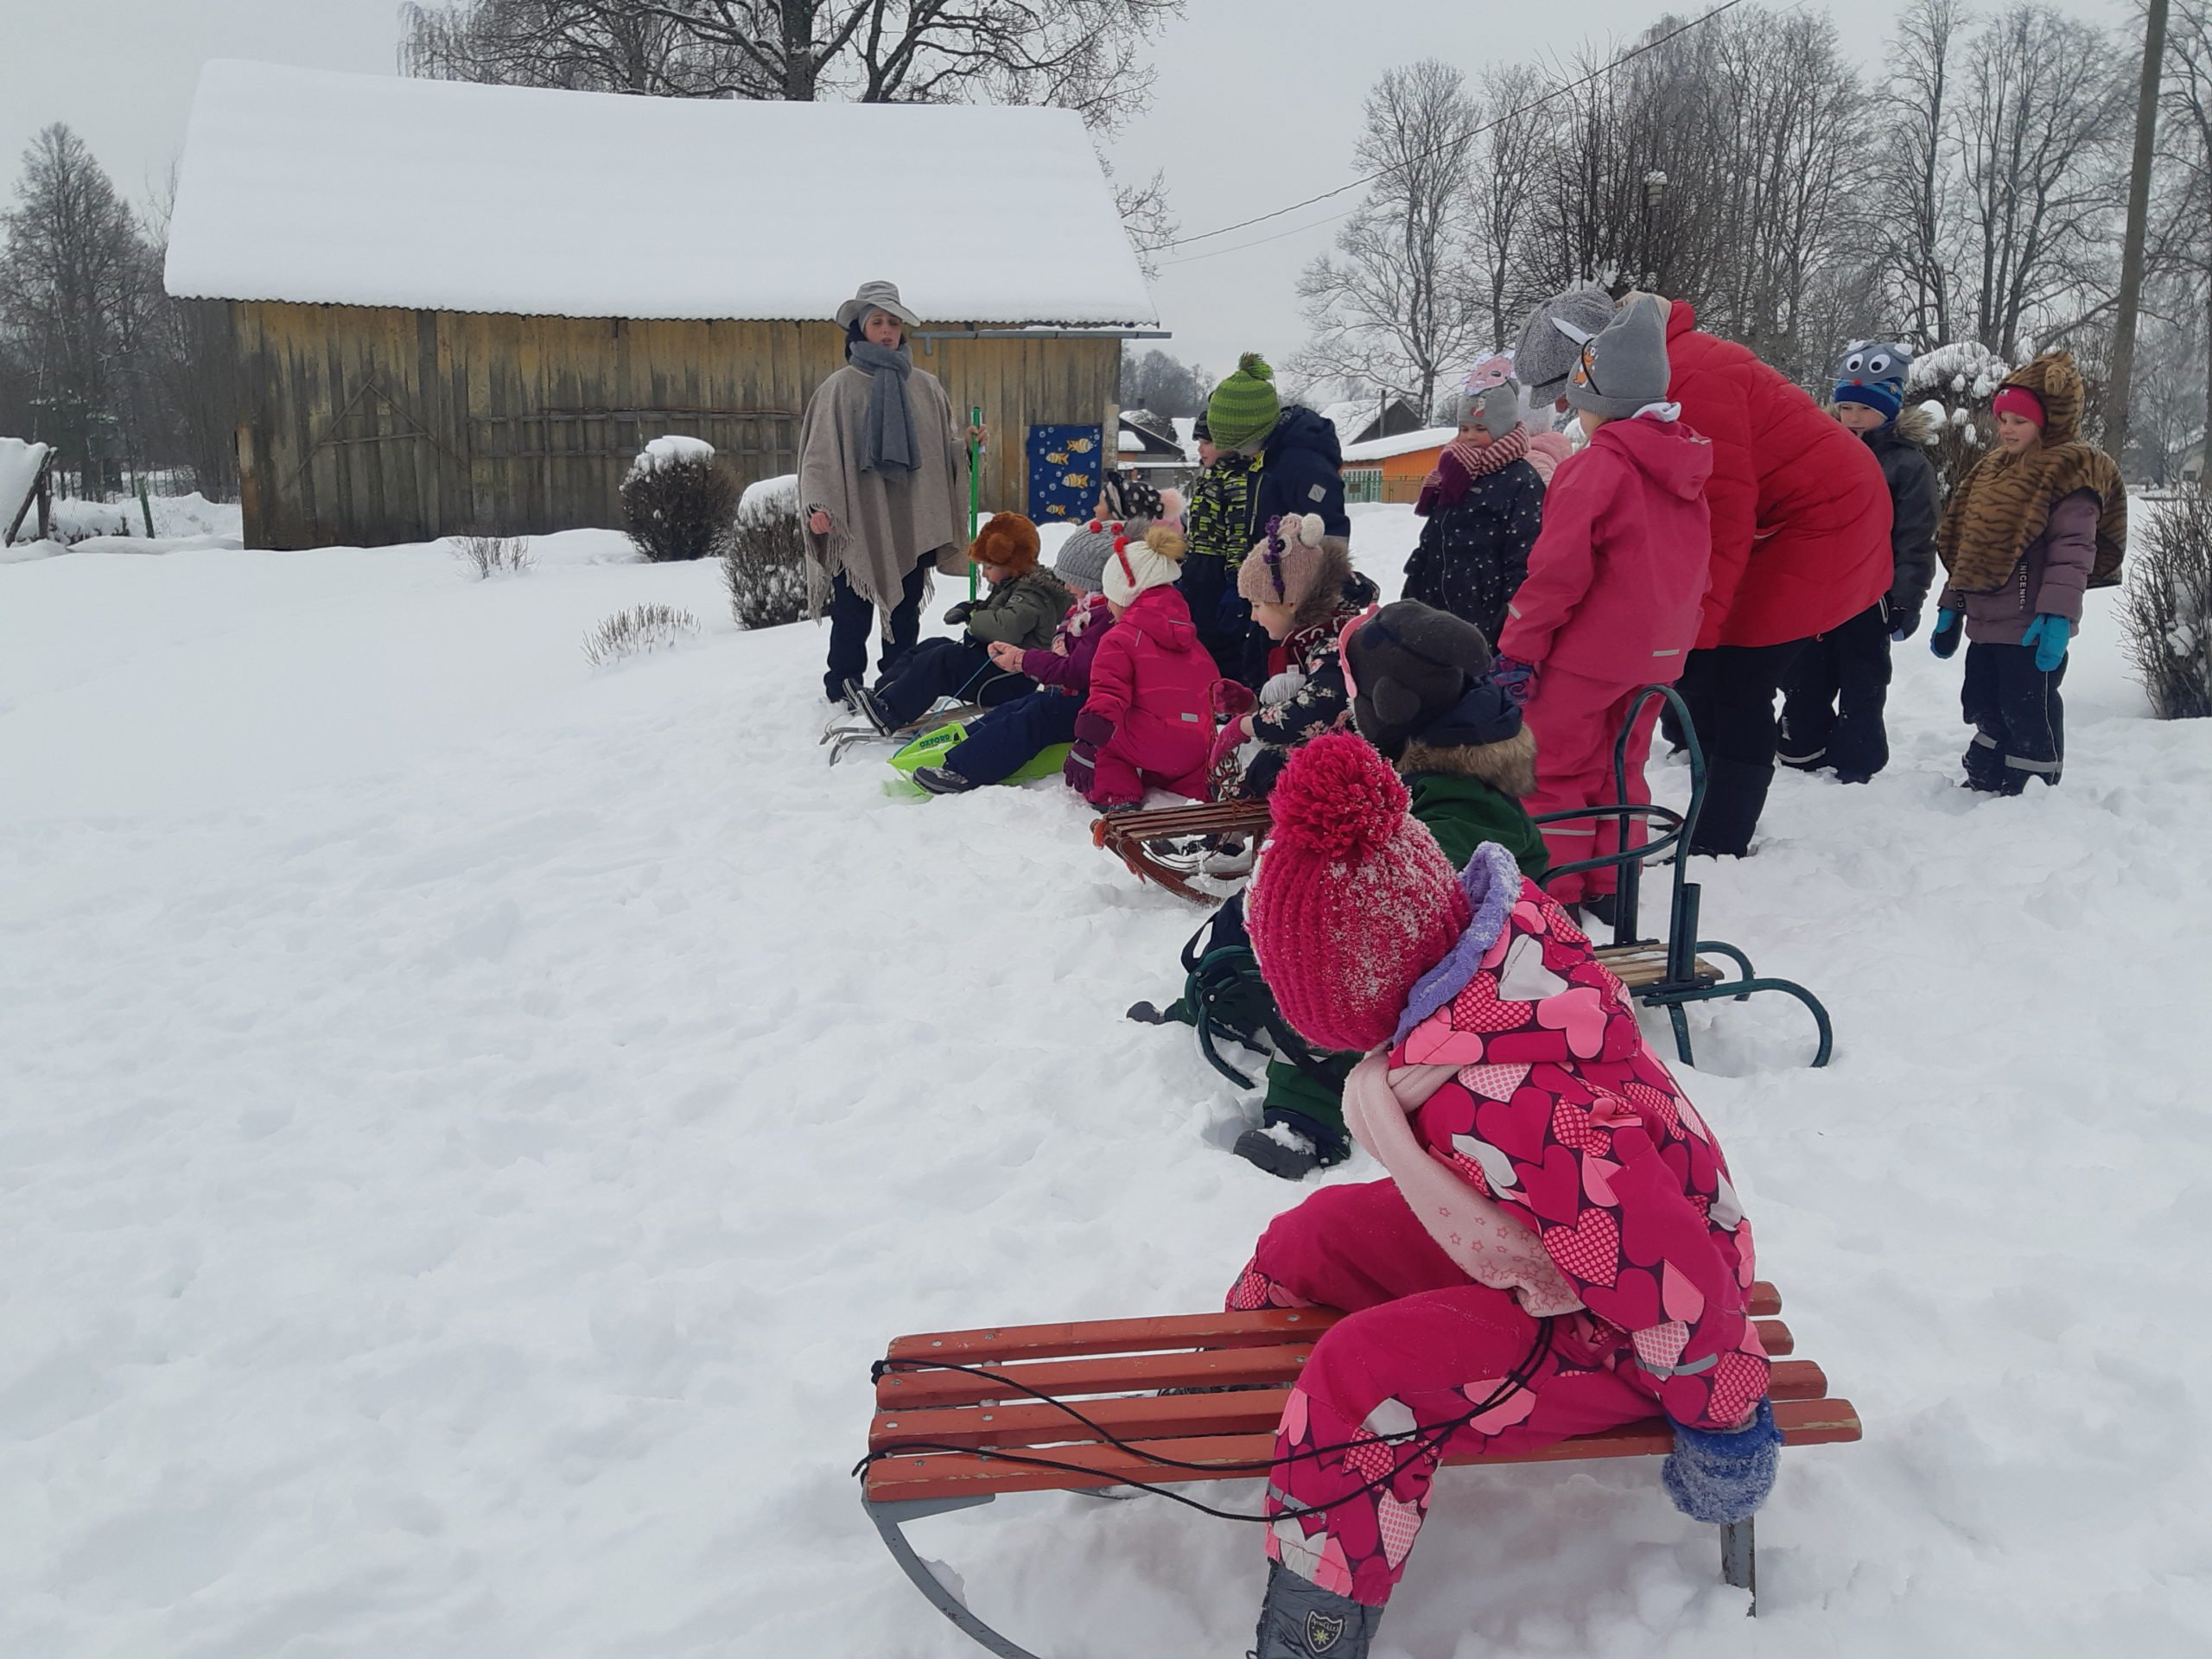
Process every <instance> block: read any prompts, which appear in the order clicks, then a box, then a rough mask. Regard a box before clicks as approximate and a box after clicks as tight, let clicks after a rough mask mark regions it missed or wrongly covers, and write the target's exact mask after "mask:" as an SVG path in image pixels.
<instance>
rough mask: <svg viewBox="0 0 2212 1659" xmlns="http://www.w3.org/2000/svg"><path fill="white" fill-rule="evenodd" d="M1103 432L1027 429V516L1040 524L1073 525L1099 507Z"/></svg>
mask: <svg viewBox="0 0 2212 1659" xmlns="http://www.w3.org/2000/svg"><path fill="white" fill-rule="evenodd" d="M1103 430H1104V429H1103V428H1101V427H1096V426H1033V427H1031V428H1030V429H1029V516H1030V518H1033V519H1034V520H1035V521H1036V522H1037V523H1038V524H1073V523H1077V522H1080V521H1081V520H1084V519H1087V518H1090V512H1091V509H1092V508H1093V507H1095V506H1096V505H1098V475H1099V472H1100V469H1101V467H1102V465H1103V463H1102V460H1101V457H1102V456H1103V454H1104V453H1105V441H1104V438H1103Z"/></svg>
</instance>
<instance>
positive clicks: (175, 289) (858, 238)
mask: <svg viewBox="0 0 2212 1659" xmlns="http://www.w3.org/2000/svg"><path fill="white" fill-rule="evenodd" d="M963 204H971V205H973V206H974V207H976V212H974V213H964V212H963V210H962V209H963ZM986 222H988V224H990V225H992V226H997V227H998V228H997V229H996V230H995V231H986V230H985V229H983V228H982V226H983V225H984V224H985V223H986ZM1014 226H1018V227H1019V235H1018V237H1017V236H1015V235H1014V234H1011V233H1010V230H1009V227H1014ZM877 277H881V278H885V279H887V280H889V281H891V282H893V283H898V284H899V289H900V290H901V294H902V296H903V298H904V299H905V300H906V303H907V304H908V306H909V307H910V308H912V309H913V310H914V311H915V312H916V313H917V314H918V315H920V316H921V317H923V318H924V319H925V327H924V328H923V329H922V330H920V331H918V333H917V335H916V338H915V340H914V358H915V362H916V364H917V365H918V366H919V367H922V368H925V369H928V370H929V371H930V372H932V373H934V374H936V375H937V376H938V378H941V379H942V380H943V381H944V385H945V389H946V391H948V392H949V393H950V397H951V399H952V402H953V404H954V405H955V406H956V407H957V408H962V409H964V408H967V407H969V406H979V407H981V409H982V411H983V416H984V419H985V420H986V422H987V423H988V424H989V426H990V427H991V429H992V448H991V453H990V454H989V455H988V457H987V459H986V461H985V464H984V467H983V472H982V495H983V505H985V506H987V507H995V508H1006V507H1012V508H1017V509H1019V508H1024V507H1029V506H1033V505H1035V504H1036V503H1037V502H1039V501H1040V500H1041V499H1045V498H1046V497H1048V496H1051V495H1052V494H1053V493H1054V492H1058V493H1059V494H1061V495H1067V494H1071V493H1080V490H1081V488H1082V487H1083V486H1078V485H1075V484H1071V482H1070V480H1071V477H1072V476H1073V473H1072V471H1071V467H1077V463H1068V462H1065V457H1067V456H1069V455H1070V454H1074V455H1075V456H1077V457H1078V458H1081V457H1088V456H1097V457H1100V458H1102V459H1103V458H1108V457H1110V456H1111V454H1112V453H1113V452H1112V450H1111V448H1109V447H1108V445H1107V443H1106V442H1105V438H1106V435H1108V434H1112V433H1116V432H1118V430H1119V426H1120V423H1119V411H1118V410H1117V408H1116V404H1117V386H1118V379H1119V373H1120V365H1121V348H1122V340H1124V339H1127V338H1130V337H1133V336H1134V337H1141V338H1157V337H1160V336H1159V335H1158V334H1157V330H1156V325H1155V313H1154V308H1153V305H1152V302H1151V300H1150V297H1149V296H1148V295H1147V291H1146V288H1145V283H1144V278H1143V275H1142V273H1141V270H1139V268H1138V265H1137V262H1136V259H1135V255H1134V254H1133V253H1132V252H1131V251H1130V248H1129V245H1128V239H1127V238H1126V237H1125V236H1124V235H1123V233H1122V227H1121V223H1120V219H1119V216H1118V215H1117V213H1116V210H1115V206H1114V200H1113V195H1112V192H1111V190H1110V189H1109V187H1108V185H1107V182H1106V180H1105V178H1104V176H1103V173H1102V172H1101V169H1100V168H1099V165H1098V162H1097V159H1096V155H1095V153H1094V152H1093V150H1092V149H1091V145H1090V139H1089V137H1088V136H1087V135H1086V134H1085V132H1084V127H1083V124H1082V122H1081V121H1080V119H1079V118H1077V117H1076V116H1075V115H1073V114H1072V113H1071V112H1068V111H1059V110H1043V109H1027V108H1024V109H1001V108H978V107H969V106H953V107H946V106H924V105H846V104H762V103H740V102H730V101H703V100H682V99H652V98H632V97H619V96H613V95H607V94H600V93H592V92H546V91H539V90H535V89H528V88H520V87H508V86H473V85H467V84H462V83H458V82H452V81H433V80H408V79H395V78H391V77H385V76H371V75H346V74H334V73H325V72H321V71H311V70H302V69H289V68H278V67H271V66H268V65H263V64H248V63H237V62H216V63H211V64H209V65H208V66H207V69H206V71H205V72H204V73H203V74H202V77H201V79H200V88H199V92H198V96H197V99H196V100H195V102H194V107H193V112H192V119H191V125H190V128H189V130H188V136H187V139H186V145H185V152H184V160H183V166H182V168H181V175H180V179H179V185H178V192H177V200H176V207H175V217H174V219H173V221H172V225H171V232H170V241H169V252H168V271H167V279H168V290H169V292H170V293H171V294H173V295H175V296H178V297H180V298H185V299H193V300H199V301H204V302H219V303H221V304H223V305H225V306H226V307H227V308H228V311H229V316H230V323H231V332H232V339H233V340H234V342H235V345H236V348H237V357H238V365H237V366H238V398H239V404H240V407H239V409H238V471H239V479H240V493H241V498H242V500H243V503H244V507H245V534H246V537H247V540H248V543H249V544H250V545H253V546H259V547H275V548H303V547H319V546H329V545H338V544H353V545H372V544H377V543H391V542H401V541H418V540H424V539H428V538H429V537H436V536H441V535H450V534H454V533H458V532H462V531H473V530H490V531H506V532H530V533H536V532H542V531H551V530H560V529H566V528H569V527H572V526H577V525H612V524H619V523H620V505H619V502H618V499H617V490H618V488H619V486H620V482H621V480H622V476H623V474H624V473H625V471H626V470H627V468H628V466H629V463H630V461H631V460H632V457H634V456H635V455H636V454H637V453H638V451H639V449H640V448H642V447H643V446H644V445H645V443H646V442H648V441H649V440H651V439H653V438H656V437H659V436H663V435H667V434H671V433H681V434H685V435H691V436H696V437H700V438H703V439H705V440H706V441H707V442H709V443H712V444H713V445H714V446H715V448H716V449H717V450H718V451H720V452H721V454H722V455H723V456H725V457H726V458H727V459H728V461H729V462H730V463H731V464H732V465H733V466H734V467H735V468H736V470H737V472H738V473H739V474H740V475H741V479H742V480H743V481H745V482H748V483H749V482H752V481H754V480H759V479H762V478H768V477H773V476H775V475H777V474H782V473H788V472H791V471H792V470H793V469H794V467H796V465H797V460H798V456H797V446H798V424H799V416H800V415H801V413H802V412H803V411H804V409H805V407H806V401H807V398H808V397H809V396H810V394H811V393H812V391H814V389H815V388H816V387H817V385H820V383H821V382H822V381H823V378H826V377H827V376H828V375H829V373H830V372H832V371H834V370H835V369H836V367H837V366H838V365H839V364H840V363H842V360H843V338H842V334H841V333H840V331H839V330H838V329H837V327H836V325H835V324H834V323H832V322H831V321H829V319H830V317H831V316H832V315H833V314H834V313H835V312H836V308H837V306H838V304H839V303H840V302H842V301H843V300H844V299H846V298H847V297H849V296H850V295H851V294H852V293H853V291H854V290H855V289H856V288H857V287H858V286H859V284H860V283H862V282H863V281H867V280H869V279H872V278H877ZM1086 436H1089V437H1090V438H1094V439H1095V440H1096V441H1095V442H1085V441H1084V440H1085V438H1086ZM1032 454H1035V455H1038V456H1039V457H1042V456H1044V455H1046V454H1051V455H1052V457H1053V458H1054V464H1053V467H1051V468H1046V467H1043V466H1042V465H1041V463H1040V466H1039V476H1038V477H1036V478H1034V479H1033V478H1032V477H1031V476H1030V472H1031V468H1030V466H1029V464H1028V458H1029V457H1030V456H1031V455H1032ZM1079 464H1080V465H1081V466H1088V465H1090V462H1088V461H1080V463H1079ZM1048 471H1049V473H1050V476H1046V473H1047V472H1048ZM1085 481H1086V483H1087V484H1089V485H1090V486H1092V487H1093V488H1094V490H1095V480H1085Z"/></svg>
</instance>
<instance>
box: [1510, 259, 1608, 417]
mask: <svg viewBox="0 0 2212 1659" xmlns="http://www.w3.org/2000/svg"><path fill="white" fill-rule="evenodd" d="M1612 320H1613V299H1612V296H1611V295H1610V294H1608V293H1606V292H1605V289H1602V288H1600V287H1599V286H1598V284H1597V283H1583V284H1582V285H1581V286H1580V288H1570V289H1567V291H1566V292H1565V293H1564V294H1554V295H1553V296H1551V298H1549V299H1548V300H1544V301H1541V302H1539V303H1538V305H1537V307H1536V308H1535V310H1534V311H1531V312H1530V313H1529V321H1526V322H1524V323H1523V324H1522V325H1521V340H1520V344H1518V345H1517V346H1515V347H1514V348H1513V372H1515V373H1516V374H1517V375H1518V376H1519V377H1520V378H1521V384H1522V385H1524V386H1526V387H1528V388H1529V397H1531V398H1533V399H1534V400H1535V402H1536V403H1537V404H1551V403H1554V402H1555V401H1557V399H1558V397H1559V395H1560V392H1562V391H1565V390H1566V389H1567V376H1568V375H1569V374H1571V373H1573V371H1574V359H1575V358H1576V356H1577V355H1578V354H1579V353H1580V351H1581V349H1582V344H1583V342H1584V341H1585V340H1588V339H1589V338H1590V337H1591V336H1592V334H1598V333H1599V332H1600V331H1602V330H1603V329H1604V327H1605V325H1606V324H1607V323H1609V322H1611V321H1612Z"/></svg>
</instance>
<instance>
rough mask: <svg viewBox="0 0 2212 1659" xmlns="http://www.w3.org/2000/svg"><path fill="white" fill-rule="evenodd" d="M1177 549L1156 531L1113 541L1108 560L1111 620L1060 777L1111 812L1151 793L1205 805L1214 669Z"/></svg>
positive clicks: (1178, 537) (1175, 536) (1175, 538)
mask: <svg viewBox="0 0 2212 1659" xmlns="http://www.w3.org/2000/svg"><path fill="white" fill-rule="evenodd" d="M1183 547H1184V542H1183V533H1182V531H1179V530H1177V529H1175V528H1174V527H1173V526H1172V525H1168V524H1154V526H1153V527H1152V528H1151V529H1150V530H1148V531H1146V532H1145V534H1144V539H1143V540H1142V541H1131V540H1129V539H1128V537H1117V538H1116V542H1115V545H1114V551H1113V552H1112V554H1111V555H1109V556H1108V558H1107V560H1106V571H1105V589H1106V602H1107V604H1108V605H1109V606H1110V607H1112V610H1113V613H1114V617H1115V619H1116V620H1115V623H1114V626H1113V627H1112V628H1111V629H1110V630H1109V631H1108V632H1107V635H1106V637H1105V639H1103V640H1101V641H1100V642H1099V645H1098V654H1097V655H1096V656H1095V657H1093V658H1091V659H1090V698H1089V700H1088V701H1087V702H1085V703H1084V706H1083V712H1082V713H1081V714H1080V715H1077V716H1076V722H1075V747H1073V748H1072V749H1071V750H1070V751H1069V753H1068V760H1067V766H1066V767H1065V776H1066V778H1067V780H1068V782H1069V783H1070V784H1071V785H1073V786H1074V787H1075V788H1077V789H1079V790H1081V791H1083V794H1084V798H1085V799H1086V800H1088V801H1089V802H1090V804H1092V805H1093V806H1096V807H1102V808H1104V809H1105V810H1108V811H1112V810H1115V809H1116V808H1127V807H1132V806H1137V805H1141V804H1142V803H1143V801H1144V792H1145V791H1146V790H1147V789H1148V788H1157V789H1165V790H1167V791H1170V792H1171V793H1173V794H1177V795H1185V796H1188V797H1189V798H1192V800H1203V799H1205V793H1206V756H1207V753H1209V752H1210V751H1211V748H1212V747H1213V683H1214V680H1215V678H1216V677H1217V670H1216V669H1215V667H1214V662H1213V658H1212V657H1211V656H1210V655H1209V654H1208V653H1207V652H1206V650H1205V647H1204V646H1203V645H1200V644H1199V643H1198V629H1197V627H1196V626H1193V624H1192V621H1191V608H1190V607H1189V606H1188V605H1186V604H1185V603H1184V601H1183V595H1182V594H1181V592H1180V591H1179V589H1178V588H1176V586H1175V579H1176V578H1177V577H1178V576H1179V575H1181V574H1182V569H1183Z"/></svg>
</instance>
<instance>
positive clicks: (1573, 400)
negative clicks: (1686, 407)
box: [1567, 294, 1668, 421]
mask: <svg viewBox="0 0 2212 1659" xmlns="http://www.w3.org/2000/svg"><path fill="white" fill-rule="evenodd" d="M1667 378H1668V370H1667V306H1666V303H1665V302H1663V301H1662V300H1660V299H1658V298H1656V296H1652V295H1649V294H1640V295H1638V296H1636V297H1635V298H1634V299H1632V300H1630V302H1628V303H1627V304H1626V305H1624V306H1623V307H1622V308H1620V309H1619V310H1618V311H1617V312H1615V313H1614V314H1613V319H1612V321H1611V322H1609V323H1607V324H1606V325H1605V331H1604V332H1603V333H1601V334H1598V335H1597V336H1596V337H1595V338H1593V339H1592V340H1590V341H1589V343H1588V344H1586V345H1585V346H1583V348H1582V352H1581V355H1580V358H1579V359H1578V360H1577V361H1576V363H1575V365H1574V367H1573V370H1572V371H1570V372H1569V373H1568V375H1567V406H1568V407H1569V408H1570V409H1586V410H1589V411H1590V412H1591V413H1592V414H1593V415H1602V416H1605V418H1606V419H1607V420H1609V421H1624V420H1626V419H1628V417H1629V416H1631V415H1633V414H1635V413H1636V411H1637V410H1639V409H1642V408H1643V406H1644V405H1645V404H1662V403H1664V402H1666V401H1667Z"/></svg>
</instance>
